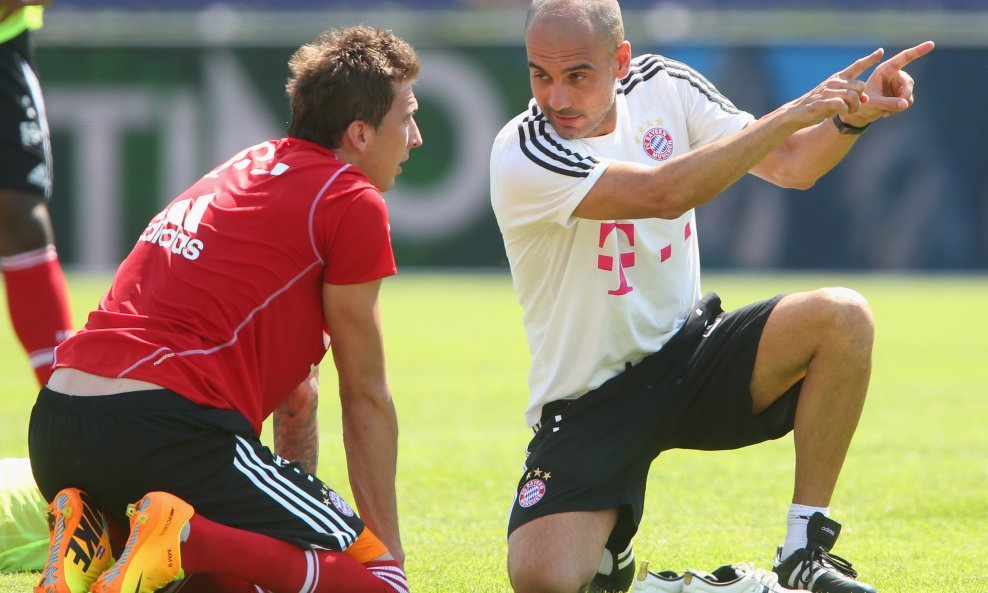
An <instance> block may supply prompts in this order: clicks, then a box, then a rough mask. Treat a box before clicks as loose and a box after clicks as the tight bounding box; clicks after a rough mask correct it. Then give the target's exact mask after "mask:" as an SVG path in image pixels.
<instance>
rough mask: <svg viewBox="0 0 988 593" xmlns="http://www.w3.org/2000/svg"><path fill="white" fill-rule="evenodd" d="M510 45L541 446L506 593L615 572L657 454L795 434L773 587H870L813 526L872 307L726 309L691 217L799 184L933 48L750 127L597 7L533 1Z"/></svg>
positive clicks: (509, 181)
mask: <svg viewBox="0 0 988 593" xmlns="http://www.w3.org/2000/svg"><path fill="white" fill-rule="evenodd" d="M525 43H526V48H527V52H528V64H529V72H530V80H531V86H532V92H533V95H534V99H533V100H532V102H531V103H530V105H529V109H528V110H527V111H525V112H523V113H522V114H520V115H518V116H517V117H516V118H514V119H513V120H512V121H511V122H509V123H508V124H507V125H506V126H505V127H504V128H503V129H502V131H501V133H500V134H499V135H498V137H497V139H496V140H495V142H494V148H493V151H492V155H491V200H492V204H493V207H494V212H495V214H496V216H497V219H498V224H499V226H500V228H501V232H502V235H503V238H504V244H505V250H506V252H507V255H508V260H509V263H510V265H511V272H512V277H513V280H514V285H515V289H516V291H517V294H518V299H519V302H520V303H521V305H522V308H523V322H524V325H525V329H526V333H527V336H528V341H529V347H530V350H531V352H532V368H531V373H530V376H529V387H530V390H531V402H530V405H529V407H528V409H527V411H526V420H527V422H528V424H529V425H530V426H532V427H533V428H534V429H535V430H536V436H535V438H534V439H533V440H532V442H531V444H530V446H529V457H528V460H527V462H526V468H525V471H524V472H523V475H522V477H521V480H520V481H519V484H518V492H517V496H516V498H515V501H514V504H513V506H512V511H511V518H510V520H509V526H508V532H509V537H508V547H509V560H508V564H509V573H510V577H511V582H512V585H513V587H514V588H515V591H517V592H529V591H553V592H555V591H574V592H575V591H581V590H583V588H584V587H586V586H587V585H588V583H590V582H591V580H592V579H593V578H594V575H595V572H596V569H597V568H598V565H601V566H604V565H606V564H607V563H608V562H607V561H608V559H610V562H611V563H613V564H615V566H616V567H620V566H627V565H628V564H630V563H631V559H632V558H633V556H631V552H630V542H631V538H632V536H633V535H634V533H635V531H636V530H637V526H638V523H639V521H640V519H641V514H642V506H643V502H644V492H645V479H646V476H647V473H648V468H649V465H650V463H651V461H652V460H653V459H654V458H655V457H656V456H657V455H658V454H659V453H660V452H661V451H664V450H668V449H673V448H690V449H707V450H710V449H713V450H716V449H733V448H738V447H743V446H746V445H750V444H753V443H757V442H761V441H764V440H767V439H774V438H779V437H781V436H783V435H784V434H787V433H788V432H789V431H790V430H794V434H795V443H796V479H795V489H794V493H793V505H792V507H790V510H789V514H788V523H789V529H788V533H787V536H786V540H785V543H784V545H783V546H781V547H780V550H779V552H778V557H777V561H776V569H775V570H776V572H778V573H779V575H780V580H781V581H782V583H783V584H784V585H785V586H787V587H796V588H806V589H811V590H813V591H815V592H836V591H841V592H844V591H847V592H853V593H873V591H874V589H873V588H872V587H871V586H869V585H866V584H864V583H861V582H859V581H857V580H855V578H856V572H855V571H854V570H853V569H852V568H850V563H847V562H846V561H844V560H843V559H841V558H839V557H836V556H833V555H831V554H830V548H831V547H832V546H833V544H834V542H835V541H836V537H837V534H838V533H839V530H840V525H839V524H838V523H837V522H836V521H834V520H832V519H830V518H829V517H828V512H829V509H828V507H829V504H830V498H831V495H832V494H833V490H834V486H835V484H836V481H837V477H838V474H839V473H840V469H841V466H842V464H843V462H844V458H845V456H846V453H847V450H848V446H849V444H850V441H851V437H852V435H853V433H854V430H855V427H856V426H857V422H858V418H859V417H860V413H861V409H862V406H863V404H864V399H865V394H866V391H867V386H868V380H869V376H870V369H871V348H872V341H873V332H874V329H873V319H872V315H871V312H870V309H869V308H868V305H867V303H866V302H865V300H864V298H863V297H862V296H861V295H859V294H857V293H855V292H853V291H851V290H848V289H843V288H825V289H820V290H816V291H812V292H807V293H797V294H791V295H779V296H777V297H775V298H772V299H770V300H767V301H764V302H760V303H754V304H752V305H749V306H747V307H743V308H741V309H737V310H735V311H732V312H729V313H724V312H723V310H722V309H721V308H720V299H719V298H718V297H717V296H716V295H712V294H711V295H708V296H707V297H704V298H702V299H701V294H700V266H699V251H698V248H697V233H696V223H695V217H694V208H695V207H697V206H699V205H701V204H704V203H706V202H708V201H710V200H712V199H713V198H714V197H716V196H717V195H718V194H719V193H720V192H721V191H723V190H724V189H725V188H727V187H728V186H730V185H731V184H732V183H734V182H735V181H737V180H738V179H739V178H740V177H741V176H742V175H744V174H745V173H748V172H750V173H753V174H755V175H757V176H759V177H762V178H763V179H765V180H767V181H769V182H771V183H774V184H776V185H779V186H782V187H788V188H797V189H805V188H808V187H811V186H812V185H813V184H814V183H815V182H816V180H817V179H819V178H820V177H821V176H823V175H824V174H825V173H826V172H827V171H829V170H830V169H831V168H832V167H833V166H834V165H836V164H837V163H838V162H840V160H841V159H842V158H843V157H844V156H845V154H847V152H848V151H849V150H850V148H851V147H852V146H853V144H854V142H855V140H856V139H857V137H858V136H859V135H860V134H861V133H862V132H863V131H864V130H865V129H866V128H867V127H868V125H870V124H871V123H872V122H874V121H876V120H878V119H879V118H882V117H887V116H890V115H893V114H896V113H899V112H901V111H904V110H906V109H908V108H909V106H910V105H911V104H912V102H913V95H912V89H913V79H912V78H911V77H910V76H909V75H908V74H906V73H905V72H903V71H902V68H903V67H904V66H905V65H906V64H908V63H909V62H911V61H912V60H914V59H916V58H918V57H920V56H922V55H924V54H926V53H928V52H929V51H931V50H932V49H933V43H932V42H926V43H923V44H920V45H918V46H916V47H913V48H911V49H909V50H906V51H904V52H902V53H900V54H898V55H896V56H895V57H893V58H891V59H889V60H887V61H885V62H882V63H880V64H879V62H881V59H882V57H883V52H882V50H877V51H875V52H873V53H872V54H870V55H868V56H865V57H863V58H861V59H859V60H857V61H855V62H854V63H853V64H851V65H850V66H848V67H847V68H845V69H844V70H842V71H841V72H838V73H836V74H834V75H833V76H831V77H830V78H828V79H827V80H825V81H824V82H822V83H821V84H820V85H818V86H817V87H816V88H814V89H813V90H811V91H810V92H809V93H807V94H806V95H804V96H802V97H799V98H797V99H795V100H793V101H791V102H789V103H787V104H785V105H783V106H781V107H779V108H778V109H776V110H775V111H773V112H771V113H769V114H767V115H765V116H763V117H761V118H759V119H755V118H754V117H753V116H752V115H750V114H748V113H745V112H743V111H741V110H739V109H737V108H736V107H735V106H734V105H733V104H732V103H731V102H730V101H729V100H728V99H727V98H725V97H724V96H723V95H722V94H720V93H719V92H718V91H717V89H716V88H715V87H714V86H713V85H712V84H711V83H710V82H709V81H707V80H706V79H705V78H703V76H701V75H700V74H699V73H697V72H696V71H694V70H692V69H691V68H689V67H688V66H686V65H684V64H681V63H679V62H676V61H674V60H670V59H668V58H664V57H662V56H657V55H644V56H639V57H638V58H635V59H632V54H631V46H630V44H629V42H628V41H626V40H625V39H624V28H623V24H622V18H621V13H620V8H619V6H618V4H617V2H616V1H614V0H536V1H535V2H533V3H532V5H531V7H530V9H529V14H528V20H527V22H526V30H525ZM876 64H879V65H878V66H877V67H876V69H875V71H874V72H873V73H872V74H871V75H870V76H869V77H868V79H867V80H866V81H859V80H857V77H858V76H860V75H861V74H862V73H864V72H865V71H866V70H868V69H869V68H870V67H872V66H874V65H876ZM615 83H616V84H615ZM605 550H606V552H605ZM602 556H603V558H604V561H601V558H602ZM845 564H846V566H845ZM615 572H618V571H616V570H615ZM628 579H630V577H628ZM618 580H620V579H618ZM627 584H628V581H625V582H623V583H617V584H614V583H611V584H607V585H605V586H608V587H612V588H620V587H624V588H626V587H627Z"/></svg>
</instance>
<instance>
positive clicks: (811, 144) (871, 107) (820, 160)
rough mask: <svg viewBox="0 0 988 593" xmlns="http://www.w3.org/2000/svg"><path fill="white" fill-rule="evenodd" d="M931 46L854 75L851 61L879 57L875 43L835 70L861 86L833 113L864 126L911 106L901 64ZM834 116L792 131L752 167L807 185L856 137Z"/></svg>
mask: <svg viewBox="0 0 988 593" xmlns="http://www.w3.org/2000/svg"><path fill="white" fill-rule="evenodd" d="M933 47H934V44H933V42H932V41H927V42H925V43H921V44H919V45H917V46H915V47H911V48H909V49H907V50H905V51H902V52H900V53H898V54H896V55H895V56H894V57H893V58H891V59H889V60H886V61H885V62H883V63H881V64H879V65H878V66H877V67H876V68H875V71H874V72H873V73H872V74H871V76H869V77H868V79H867V81H864V82H861V81H858V80H855V79H856V78H857V76H858V75H860V73H861V72H859V71H858V70H859V68H856V67H855V66H856V65H859V64H868V67H870V66H871V64H874V63H875V62H877V61H878V60H880V59H881V58H882V55H883V53H884V52H883V50H881V49H878V50H876V51H875V52H873V53H872V54H871V55H870V56H867V57H865V58H862V59H861V60H858V61H857V62H855V64H852V65H851V66H849V67H848V68H846V69H845V70H843V71H841V72H838V73H837V74H835V75H834V76H833V77H831V78H832V79H835V78H836V79H837V80H839V81H843V82H845V83H846V84H848V85H849V86H852V87H853V88H854V89H860V93H859V95H858V96H859V97H860V100H858V101H855V100H854V99H855V97H854V94H853V93H852V94H848V95H847V96H846V97H845V106H846V110H845V109H842V108H841V106H840V105H839V104H835V105H836V107H837V108H838V109H837V111H836V113H835V114H834V115H836V116H837V117H839V118H840V120H841V121H842V122H844V123H845V124H847V125H849V126H854V127H856V128H864V127H865V126H867V125H868V124H870V123H872V122H874V121H876V120H878V119H880V118H883V117H889V116H890V115H894V114H896V113H901V112H903V111H905V110H906V109H909V107H911V106H912V104H913V85H914V81H913V79H912V77H911V76H909V74H908V73H906V72H905V71H904V70H903V68H904V67H905V66H906V65H907V64H909V63H910V62H912V61H913V60H915V59H917V58H919V57H922V56H924V55H926V54H928V53H930V52H931V51H932V50H933ZM866 68H867V67H866ZM832 117H833V116H831V117H828V118H825V119H824V120H823V121H821V122H820V123H818V124H817V125H815V126H813V127H810V128H806V129H803V130H800V131H799V132H797V133H795V134H793V135H792V136H791V137H790V138H789V139H788V140H786V141H785V142H784V143H783V144H782V145H781V146H779V147H778V148H777V149H775V150H773V151H772V152H770V153H769V154H768V155H766V157H765V158H764V159H762V161H761V162H759V163H758V164H757V165H756V166H755V167H754V168H753V169H752V171H751V172H752V173H754V174H755V175H757V176H759V177H761V178H763V179H765V180H766V181H770V182H772V183H775V184H776V185H780V186H782V187H793V188H797V189H806V188H809V187H811V186H812V185H813V184H814V183H816V181H817V180H818V179H820V177H823V175H824V174H826V173H827V172H828V171H830V170H831V169H832V168H833V167H834V166H835V165H837V163H839V162H840V161H841V160H842V159H843V158H844V156H845V155H847V152H848V151H849V150H850V149H851V147H852V146H853V145H854V141H855V140H856V139H857V137H858V136H857V135H851V134H841V133H839V132H838V130H837V126H836V125H834V122H833V120H832Z"/></svg>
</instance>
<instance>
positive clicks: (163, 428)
mask: <svg viewBox="0 0 988 593" xmlns="http://www.w3.org/2000/svg"><path fill="white" fill-rule="evenodd" d="M28 447H29V450H30V455H31V467H32V469H33V471H34V477H35V479H36V480H37V483H38V487H39V488H40V489H41V493H42V494H43V495H44V497H45V499H46V500H49V501H50V500H52V498H54V496H55V494H56V493H57V492H58V491H59V490H60V489H62V488H66V487H69V486H74V487H77V488H81V489H82V490H84V491H86V492H88V493H89V494H90V495H91V496H92V497H93V498H94V499H95V500H96V501H97V502H98V503H99V505H100V506H101V507H102V509H103V511H104V512H105V513H106V514H107V516H109V517H112V518H115V519H117V520H119V521H126V517H125V511H126V508H127V504H128V503H133V502H136V501H137V500H139V499H140V498H141V497H143V496H144V495H145V494H146V493H148V492H152V491H156V490H160V491H165V492H170V493H172V494H174V495H176V496H178V497H180V498H182V499H183V500H185V501H186V502H188V503H190V504H191V505H192V506H193V508H194V509H195V512H196V513H198V514H200V515H202V516H203V517H205V518H207V519H210V520H212V521H215V522H217V523H221V524H223V525H228V526H231V527H236V528H239V529H244V530H247V531H253V532H256V533H262V534H265V535H270V536H273V537H276V538H278V539H282V540H285V541H290V542H294V543H296V544H299V545H301V546H303V547H307V548H309V547H312V548H323V549H328V550H336V551H342V550H345V549H346V548H348V547H349V546H350V544H352V543H353V542H354V541H355V540H356V539H357V536H358V535H360V533H361V532H362V531H363V528H364V524H363V522H362V521H361V520H360V518H359V517H357V514H356V513H355V512H354V510H353V509H352V508H351V507H350V506H349V505H348V504H347V503H346V501H344V500H343V499H342V498H341V497H340V496H339V495H338V494H337V493H336V492H334V491H333V490H332V489H331V488H330V487H329V486H327V485H326V484H324V483H323V482H322V481H320V480H319V479H317V478H316V477H315V476H312V475H310V474H308V473H306V472H304V471H302V469H301V468H299V467H298V464H296V463H288V462H286V461H285V460H283V459H281V458H280V457H277V456H276V455H274V454H272V452H271V451H270V450H269V449H268V448H267V447H265V446H264V445H262V444H261V442H260V440H258V438H257V437H256V436H255V435H254V432H253V430H252V428H251V425H250V423H248V422H247V420H246V419H245V418H244V417H243V416H242V415H241V414H240V413H238V412H234V411H230V410H219V409H214V408H205V407H202V406H199V405H197V404H194V403H192V402H191V401H189V400H187V399H185V398H184V397H182V396H180V395H178V394H176V393H174V392H172V391H167V390H156V391H138V392H132V393H123V394H117V395H102V396H90V397H75V396H67V395H62V394H60V393H56V392H53V391H51V390H49V389H42V390H41V393H40V394H39V395H38V401H37V403H36V404H35V405H34V409H33V410H32V412H31V424H30V428H29V432H28Z"/></svg>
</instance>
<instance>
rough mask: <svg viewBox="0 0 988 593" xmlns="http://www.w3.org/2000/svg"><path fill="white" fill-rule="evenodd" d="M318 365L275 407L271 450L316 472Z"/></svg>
mask: <svg viewBox="0 0 988 593" xmlns="http://www.w3.org/2000/svg"><path fill="white" fill-rule="evenodd" d="M318 409H319V369H318V368H314V369H312V372H311V373H310V374H309V376H308V377H306V379H305V380H304V381H302V382H301V383H300V384H299V385H298V387H296V388H295V389H294V390H293V391H292V393H291V394H290V395H289V396H288V399H286V400H285V401H283V402H282V403H281V405H280V406H278V408H277V409H276V410H275V411H274V414H273V415H272V417H273V418H274V452H275V453H277V454H278V456H280V457H282V458H284V459H287V460H288V461H295V462H298V463H299V464H300V465H301V466H302V469H304V470H305V471H306V472H308V473H310V474H315V473H316V469H317V468H318V467H319V419H318V417H317V416H316V412H317V411H318Z"/></svg>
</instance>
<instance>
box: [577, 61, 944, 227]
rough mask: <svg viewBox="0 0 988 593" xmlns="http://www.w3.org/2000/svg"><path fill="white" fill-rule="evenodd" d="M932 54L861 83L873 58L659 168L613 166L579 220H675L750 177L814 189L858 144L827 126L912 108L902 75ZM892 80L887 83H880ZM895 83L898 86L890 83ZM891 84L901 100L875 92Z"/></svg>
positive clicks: (890, 66) (885, 67) (882, 69)
mask: <svg viewBox="0 0 988 593" xmlns="http://www.w3.org/2000/svg"><path fill="white" fill-rule="evenodd" d="M932 48H933V44H932V42H927V43H925V44H922V45H919V46H917V47H916V48H913V49H912V50H907V51H906V52H903V53H902V54H899V55H898V56H896V57H895V58H893V59H891V60H889V61H888V62H886V63H885V64H882V65H881V66H879V67H878V68H876V70H875V72H874V73H873V74H872V75H871V77H869V79H868V81H867V82H862V81H860V80H857V77H858V76H860V75H861V74H862V73H864V72H865V71H866V70H867V69H868V68H870V67H872V66H874V65H875V64H876V63H878V61H879V60H880V59H881V57H882V52H881V50H879V51H875V52H873V53H872V54H870V55H868V56H865V57H863V58H861V59H859V60H857V61H855V62H854V63H853V64H851V65H850V66H848V67H847V68H845V69H844V70H842V71H841V72H839V73H837V74H835V75H834V76H831V77H830V78H828V79H827V80H825V81H824V82H822V83H821V84H820V85H818V86H817V87H816V88H815V89H813V90H812V91H810V92H809V93H807V94H805V95H803V96H802V97H800V98H798V99H796V100H794V101H790V102H789V103H786V104H785V105H782V106H781V107H779V108H778V109H776V110H775V111H772V112H771V113H769V114H767V115H765V116H763V117H762V118H760V119H758V121H756V122H754V123H752V124H751V125H749V126H747V127H746V128H745V129H743V130H741V131H740V132H738V133H737V134H735V135H733V136H730V137H728V138H724V139H721V140H718V141H717V142H713V143H711V144H708V145H707V146H704V147H703V148H700V149H698V150H695V151H692V152H690V153H687V154H684V155H681V156H677V157H674V158H672V159H670V160H669V161H667V162H666V163H665V164H663V165H662V166H660V167H651V166H646V165H640V164H638V163H631V162H615V163H612V164H610V165H609V166H608V167H607V170H606V171H605V172H604V173H603V174H602V175H601V176H600V179H598V180H597V183H596V184H594V187H593V188H592V189H591V190H590V191H589V192H588V193H587V195H586V197H584V199H583V201H582V202H581V203H580V205H579V206H577V208H576V209H575V210H574V212H573V214H574V216H577V217H579V218H590V219H596V220H613V219H625V218H629V219H634V218H652V217H658V218H669V219H672V218H677V217H678V216H680V215H682V214H683V213H684V212H686V211H688V210H690V209H691V208H695V207H697V206H700V205H703V204H705V203H707V202H709V201H710V200H712V199H713V198H714V197H716V196H717V195H718V194H720V193H721V192H722V191H724V190H725V189H727V188H728V187H730V186H731V185H732V184H733V183H734V182H736V181H737V180H738V179H740V178H741V176H743V175H744V174H745V173H747V172H749V171H752V172H754V173H756V174H757V175H759V176H762V177H764V178H766V179H769V180H770V181H773V182H777V183H779V184H780V185H791V186H793V187H808V185H807V182H806V181H805V180H806V179H807V178H812V181H816V179H817V178H818V177H819V176H820V175H823V174H824V173H826V172H827V171H828V170H830V168H832V167H833V166H834V164H836V163H837V162H839V161H840V159H841V158H842V157H843V156H844V154H846V153H847V151H848V150H849V149H850V147H851V145H852V144H853V140H852V139H848V138H847V137H845V136H841V135H840V134H838V133H837V132H836V130H831V129H828V128H827V127H826V126H829V127H830V128H833V127H834V126H833V123H832V122H830V121H829V120H830V118H832V117H833V116H834V115H839V116H841V117H842V118H846V119H844V121H846V122H847V123H848V124H850V125H855V126H857V125H864V122H868V121H872V120H873V119H877V118H878V117H882V116H884V115H885V114H891V113H896V112H898V111H902V110H903V109H906V108H907V107H908V105H907V104H904V103H908V102H909V99H907V98H905V97H909V98H911V96H912V79H911V78H908V75H906V73H905V72H902V71H901V68H902V67H903V66H904V65H905V64H907V63H909V62H910V61H912V60H914V59H916V58H917V57H919V56H921V55H923V54H925V53H928V52H929V51H930V50H931V49H932ZM886 79H888V80H889V82H887V83H884V82H879V81H882V80H886ZM893 79H896V80H898V83H897V84H892V82H891V80H893ZM885 84H888V86H889V87H890V88H895V89H896V92H897V93H901V94H902V95H903V97H886V96H883V95H882V94H881V93H878V92H875V91H874V89H875V88H876V87H877V86H879V85H881V86H884V85H885ZM868 91H871V92H872V93H873V94H874V96H875V99H871V98H870V97H869V96H868V94H867V93H868ZM872 101H874V103H873V104H872V105H869V103H872ZM866 106H867V107H866ZM852 116H853V117H852ZM821 122H822V123H821ZM806 128H811V129H809V130H807V129H806ZM794 135H795V136H796V138H795V139H793V137H794ZM818 136H826V139H827V141H826V142H817V139H818ZM790 140H792V143H788V144H787V142H788V141H790ZM783 146H785V148H782V147H783ZM794 151H795V152H796V153H798V154H797V155H796V156H795V157H794V156H792V153H793V152H794ZM793 163H796V164H795V165H794V164H793ZM790 167H791V169H790ZM808 183H809V185H812V182H808ZM628 188H635V191H628Z"/></svg>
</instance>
